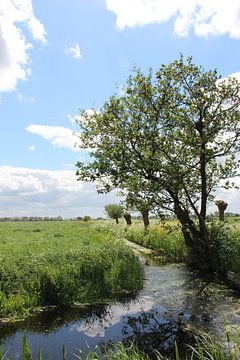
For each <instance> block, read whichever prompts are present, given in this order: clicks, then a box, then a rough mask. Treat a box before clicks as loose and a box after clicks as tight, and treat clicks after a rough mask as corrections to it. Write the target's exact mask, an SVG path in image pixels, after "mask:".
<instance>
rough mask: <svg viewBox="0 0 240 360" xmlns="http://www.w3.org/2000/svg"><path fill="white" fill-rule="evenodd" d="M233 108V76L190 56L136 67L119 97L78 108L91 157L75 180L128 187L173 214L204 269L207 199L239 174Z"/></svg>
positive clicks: (239, 131) (238, 130) (238, 100)
mask: <svg viewBox="0 0 240 360" xmlns="http://www.w3.org/2000/svg"><path fill="white" fill-rule="evenodd" d="M239 107H240V84H239V83H238V81H237V80H236V79H235V78H229V79H227V80H224V79H221V78H220V77H219V76H218V74H217V71H216V70H210V71H206V70H204V69H203V68H202V67H201V66H198V65H194V64H193V62H192V59H191V58H188V59H187V60H185V59H184V58H183V57H182V56H181V57H180V59H178V60H176V61H174V62H172V63H170V64H169V65H167V66H166V65H162V66H161V67H160V69H159V70H158V71H157V72H156V74H155V76H154V75H153V74H152V71H151V70H150V71H149V73H148V74H147V75H144V74H143V73H142V71H141V70H138V69H136V70H135V72H134V73H133V75H131V76H130V77H129V78H128V80H127V83H126V86H125V94H124V95H121V96H117V95H113V96H111V97H110V99H109V100H108V101H107V102H105V103H104V104H103V106H102V108H101V109H100V110H99V111H96V112H95V113H94V114H93V115H91V116H90V115H89V113H87V112H84V111H83V112H82V114H81V115H82V116H81V120H80V126H81V135H80V137H81V141H82V147H83V148H88V149H90V150H91V157H92V158H93V160H92V161H90V162H89V163H87V164H84V163H82V162H78V163H77V166H78V167H79V171H78V178H79V179H81V180H87V181H95V180H99V183H100V185H101V188H100V190H99V191H105V192H108V191H110V190H112V189H113V188H122V189H125V190H126V191H129V190H130V191H131V190H132V189H134V188H135V191H136V192H138V193H139V192H140V193H143V194H144V196H145V198H147V199H149V202H150V203H151V204H155V206H156V207H158V208H161V209H165V210H166V211H171V212H173V213H174V214H175V215H176V217H177V218H178V220H179V222H180V224H181V227H182V233H183V236H184V239H185V242H186V244H187V246H188V248H189V253H190V256H191V260H192V262H193V263H195V265H198V266H201V267H203V266H207V267H211V251H210V250H211V249H210V245H209V234H208V229H207V226H206V209H207V202H208V201H209V200H213V194H214V190H215V189H216V188H217V187H218V186H219V185H220V184H221V183H222V182H224V181H225V186H226V187H230V186H233V184H232V183H231V182H229V181H228V180H227V179H228V178H232V177H234V176H236V175H237V174H238V165H239V164H238V161H237V158H236V154H237V152H238V151H239V150H240V121H239V120H240V114H239ZM192 215H194V217H193V216H192ZM193 218H194V219H196V220H193ZM203 260H204V262H202V261H203Z"/></svg>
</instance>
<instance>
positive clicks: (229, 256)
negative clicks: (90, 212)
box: [97, 216, 240, 277]
mask: <svg viewBox="0 0 240 360" xmlns="http://www.w3.org/2000/svg"><path fill="white" fill-rule="evenodd" d="M206 224H207V229H208V233H209V247H210V254H211V261H212V269H213V271H214V272H216V273H218V274H220V275H223V276H225V277H226V275H227V271H234V272H236V273H238V272H240V218H239V217H233V216H231V217H226V218H225V222H219V221H218V218H217V217H209V218H208V220H207V222H206ZM112 225H113V224H112V223H111V222H102V223H101V222H98V225H97V226H98V227H100V228H101V227H104V228H105V230H107V231H109V232H111V233H112V236H113V237H117V238H119V239H124V238H125V239H127V240H129V241H132V242H134V243H137V244H139V245H142V246H145V247H148V248H151V249H153V250H156V251H157V253H158V254H159V255H160V256H162V257H163V258H164V259H165V261H166V262H188V259H189V257H188V247H187V246H186V243H185V242H184V238H183V235H182V232H181V225H180V224H179V222H178V220H166V221H160V220H156V219H155V220H152V221H151V224H150V226H149V227H148V230H147V231H146V229H145V226H144V223H143V222H142V221H141V220H134V221H133V224H132V225H131V226H130V227H126V226H125V223H124V222H123V220H122V222H121V223H120V225H119V226H112Z"/></svg>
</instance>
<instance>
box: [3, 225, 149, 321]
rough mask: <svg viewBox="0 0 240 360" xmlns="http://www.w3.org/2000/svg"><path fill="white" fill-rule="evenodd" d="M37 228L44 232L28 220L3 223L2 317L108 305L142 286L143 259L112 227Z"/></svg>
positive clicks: (57, 226) (58, 226)
mask: <svg viewBox="0 0 240 360" xmlns="http://www.w3.org/2000/svg"><path fill="white" fill-rule="evenodd" d="M37 227H38V228H39V229H41V231H38V232H36V231H34V230H35V228H36V225H35V224H32V223H29V222H28V223H27V222H26V223H3V224H1V233H0V234H1V235H0V254H1V255H0V316H1V317H4V316H5V317H6V316H10V317H14V316H24V315H28V314H29V312H31V311H32V310H33V309H34V308H36V307H38V306H47V305H61V304H69V305H71V304H73V303H76V302H77V303H87V302H88V303H89V302H92V303H94V302H99V301H104V300H106V299H109V298H112V297H114V296H116V295H117V294H120V293H125V292H136V291H137V290H138V289H139V288H141V287H142V285H143V269H142V266H141V265H140V261H139V259H138V258H137V257H136V256H135V255H134V254H133V252H132V251H131V250H130V249H128V248H127V247H126V246H124V244H123V243H122V242H121V241H117V240H113V236H112V235H111V233H110V232H108V231H107V229H104V228H102V229H97V228H96V227H94V226H93V225H92V224H88V223H81V224H80V223H79V222H59V223H56V222H48V223H47V224H46V223H38V224H37ZM56 231H57V233H58V234H61V235H62V236H61V237H59V236H58V237H56V236H55V235H56ZM126 269H128V272H126Z"/></svg>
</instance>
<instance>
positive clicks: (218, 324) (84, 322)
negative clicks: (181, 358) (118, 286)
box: [0, 263, 240, 359]
mask: <svg viewBox="0 0 240 360" xmlns="http://www.w3.org/2000/svg"><path fill="white" fill-rule="evenodd" d="M145 277H146V281H145V286H144V289H143V290H142V291H141V292H140V293H139V294H138V296H137V297H136V298H134V299H130V300H124V301H121V302H115V303H113V304H112V305H111V306H98V307H95V308H94V307H89V308H87V309H84V310H83V309H77V308H76V309H72V310H71V311H70V310H67V309H59V310H58V311H56V310H54V311H53V310H52V311H51V310H49V311H48V312H46V313H43V314H41V316H38V317H37V318H34V319H31V320H28V321H26V322H24V324H19V325H16V324H15V325H11V326H9V325H8V326H6V325H5V326H2V327H0V337H1V339H2V340H1V341H2V343H3V350H4V352H7V356H9V357H10V358H11V359H21V343H22V336H23V334H26V336H27V341H28V343H29V345H30V347H31V350H32V353H33V359H37V356H38V355H37V354H38V351H39V349H41V348H42V350H43V358H44V359H48V358H49V354H50V353H51V354H52V358H53V359H60V358H61V354H62V346H63V344H64V345H65V347H66V349H67V353H68V359H74V358H76V357H75V356H74V355H73V354H79V349H81V350H82V351H83V353H86V351H87V348H88V347H89V348H90V349H93V348H94V347H95V346H96V345H101V346H102V345H104V344H107V343H109V342H116V341H119V340H123V339H138V342H139V343H140V344H141V343H145V344H146V343H147V346H148V349H151V347H152V348H154V347H158V346H159V342H160V343H161V346H163V348H164V347H165V348H167V347H168V346H169V344H171V343H173V341H174V340H175V339H180V338H179V336H180V332H179V329H180V328H181V327H182V326H183V324H184V326H185V327H186V326H187V327H188V328H193V329H195V328H197V329H199V328H200V329H204V330H209V331H211V332H213V333H215V334H216V333H217V334H219V335H220V336H221V334H222V333H223V328H224V326H223V323H224V319H225V320H226V321H227V323H228V324H230V325H231V324H232V325H234V326H240V297H239V295H238V294H236V293H235V292H234V291H233V290H231V289H228V288H227V287H226V286H225V285H223V284H221V283H219V282H218V283H216V282H211V281H209V280H207V279H205V280H203V279H200V278H199V277H198V276H197V275H196V273H194V272H191V271H190V270H188V269H186V267H185V266H183V265H165V266H157V265H156V263H155V264H154V263H150V265H149V266H146V267H145Z"/></svg>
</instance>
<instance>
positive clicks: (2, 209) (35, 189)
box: [0, 166, 117, 217]
mask: <svg viewBox="0 0 240 360" xmlns="http://www.w3.org/2000/svg"><path fill="white" fill-rule="evenodd" d="M116 201H117V200H116V199H115V197H114V195H98V194H97V192H96V187H95V185H94V184H93V183H84V182H79V181H77V177H76V175H75V172H74V171H69V170H66V171H51V170H41V169H28V168H19V167H10V166H2V167H0V216H2V217H3V216H25V215H26V216H31V215H32V216H56V215H62V216H64V217H74V216H83V215H90V216H103V215H104V205H106V204H107V203H110V202H116Z"/></svg>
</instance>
